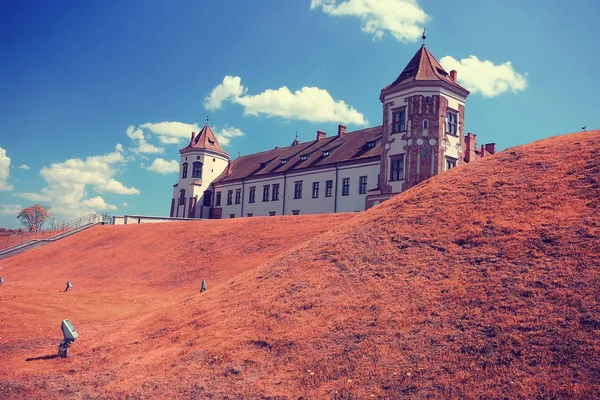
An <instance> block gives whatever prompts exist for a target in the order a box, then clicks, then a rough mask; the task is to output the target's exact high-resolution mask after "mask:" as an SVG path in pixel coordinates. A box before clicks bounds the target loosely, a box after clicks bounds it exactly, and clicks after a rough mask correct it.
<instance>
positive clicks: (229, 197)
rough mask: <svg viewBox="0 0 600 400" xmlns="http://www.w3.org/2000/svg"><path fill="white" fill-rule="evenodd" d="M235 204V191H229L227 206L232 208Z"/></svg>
mask: <svg viewBox="0 0 600 400" xmlns="http://www.w3.org/2000/svg"><path fill="white" fill-rule="evenodd" d="M232 203H233V190H228V191H227V205H228V206H230V205H231V204H232Z"/></svg>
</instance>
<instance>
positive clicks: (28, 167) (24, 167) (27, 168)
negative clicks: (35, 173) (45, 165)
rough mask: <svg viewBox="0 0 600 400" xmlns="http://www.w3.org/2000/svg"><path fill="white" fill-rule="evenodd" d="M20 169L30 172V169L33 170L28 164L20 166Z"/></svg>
mask: <svg viewBox="0 0 600 400" xmlns="http://www.w3.org/2000/svg"><path fill="white" fill-rule="evenodd" d="M19 169H26V170H30V169H31V167H30V166H29V165H27V164H21V165H19Z"/></svg>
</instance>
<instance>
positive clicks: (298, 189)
mask: <svg viewBox="0 0 600 400" xmlns="http://www.w3.org/2000/svg"><path fill="white" fill-rule="evenodd" d="M294 198H295V199H301V198H302V181H296V182H294Z"/></svg>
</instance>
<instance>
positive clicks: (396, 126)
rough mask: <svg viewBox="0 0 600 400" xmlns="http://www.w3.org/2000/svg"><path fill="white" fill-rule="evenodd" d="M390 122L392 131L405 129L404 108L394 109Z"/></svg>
mask: <svg viewBox="0 0 600 400" xmlns="http://www.w3.org/2000/svg"><path fill="white" fill-rule="evenodd" d="M392 122H393V126H392V133H397V132H404V131H405V130H406V111H405V110H404V109H402V110H398V111H394V113H393V114H392Z"/></svg>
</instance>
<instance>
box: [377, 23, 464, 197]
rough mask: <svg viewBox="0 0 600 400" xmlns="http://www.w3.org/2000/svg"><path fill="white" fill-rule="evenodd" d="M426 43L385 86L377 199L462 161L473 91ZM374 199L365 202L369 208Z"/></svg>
mask: <svg viewBox="0 0 600 400" xmlns="http://www.w3.org/2000/svg"><path fill="white" fill-rule="evenodd" d="M456 78H457V72H456V71H450V73H447V72H446V71H445V70H444V68H442V66H441V65H440V63H439V62H438V61H437V60H436V59H435V57H434V56H433V55H432V54H431V53H430V52H429V50H428V49H427V47H426V45H425V35H424V34H423V45H422V46H421V48H420V49H419V50H418V51H417V52H416V54H415V55H414V56H413V58H412V59H411V60H410V62H409V63H408V65H407V66H406V67H405V68H404V70H403V71H402V73H400V75H399V76H398V78H396V80H395V81H394V82H392V83H391V84H390V85H388V86H386V87H385V88H383V89H382V90H381V95H380V97H379V99H380V100H381V102H382V104H383V138H382V153H381V165H380V174H379V188H378V193H374V194H379V197H381V198H380V199H379V200H384V197H388V198H389V197H391V196H392V195H393V194H397V193H400V192H402V191H404V190H406V189H408V188H410V187H412V186H414V185H416V184H418V183H419V182H421V181H423V180H425V179H427V178H430V177H432V176H434V175H437V174H438V173H441V172H443V171H446V170H447V169H450V168H453V167H455V166H457V165H460V164H461V163H463V162H464V149H465V143H464V132H463V130H464V128H463V127H464V115H465V101H466V99H467V96H468V95H469V91H468V90H466V89H465V88H463V87H462V86H460V85H459V84H458V83H457V81H456ZM373 204H376V203H371V204H369V203H367V208H368V207H370V206H371V205H373Z"/></svg>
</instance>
